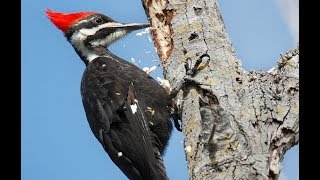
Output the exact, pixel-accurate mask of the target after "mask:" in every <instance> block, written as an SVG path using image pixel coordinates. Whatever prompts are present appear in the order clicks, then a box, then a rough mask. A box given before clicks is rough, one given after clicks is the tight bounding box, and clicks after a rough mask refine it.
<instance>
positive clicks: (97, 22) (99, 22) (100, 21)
mask: <svg viewBox="0 0 320 180" xmlns="http://www.w3.org/2000/svg"><path fill="white" fill-rule="evenodd" d="M102 21H103V20H102V19H101V18H95V19H94V20H93V22H94V23H95V24H101V23H102Z"/></svg>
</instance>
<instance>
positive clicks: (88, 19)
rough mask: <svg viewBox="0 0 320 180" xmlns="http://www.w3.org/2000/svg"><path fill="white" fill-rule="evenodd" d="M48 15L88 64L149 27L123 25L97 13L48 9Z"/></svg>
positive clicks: (133, 24)
mask: <svg viewBox="0 0 320 180" xmlns="http://www.w3.org/2000/svg"><path fill="white" fill-rule="evenodd" d="M46 13H47V16H48V17H49V19H50V20H51V21H52V23H53V24H54V25H55V26H57V28H59V29H60V30H61V31H62V32H63V33H64V34H65V36H66V38H67V39H68V41H69V42H70V43H71V44H72V46H73V47H74V48H75V50H76V51H77V52H78V54H79V55H80V57H81V58H82V59H83V60H85V63H86V64H87V63H88V62H90V61H91V60H93V59H94V58H96V57H98V56H100V55H101V54H99V53H102V52H103V49H105V48H106V47H107V46H109V45H110V44H112V43H113V42H115V41H116V40H118V39H120V38H121V37H123V36H125V35H126V34H128V33H130V32H132V31H134V30H138V29H142V28H146V27H148V26H149V24H137V23H132V24H121V23H118V22H115V21H114V20H113V19H111V18H109V17H107V16H105V15H103V14H100V13H96V12H78V13H70V14H64V13H59V12H53V11H51V10H49V9H46ZM99 48H100V50H99ZM86 61H87V62H86Z"/></svg>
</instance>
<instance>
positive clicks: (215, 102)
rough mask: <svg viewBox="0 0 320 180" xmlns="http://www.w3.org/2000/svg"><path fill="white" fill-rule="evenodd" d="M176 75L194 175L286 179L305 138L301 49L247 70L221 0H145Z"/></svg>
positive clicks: (171, 75)
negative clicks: (288, 160)
mask: <svg viewBox="0 0 320 180" xmlns="http://www.w3.org/2000/svg"><path fill="white" fill-rule="evenodd" d="M142 3H143V5H144V8H145V11H146V14H147V16H148V18H149V21H150V23H151V26H152V28H151V33H152V36H153V39H154V42H155V46H156V49H157V52H158V54H159V57H160V60H161V62H162V65H163V70H164V76H165V78H166V79H167V80H168V81H169V82H170V84H171V87H172V89H173V92H178V93H177V94H174V95H175V100H176V103H177V106H178V113H179V114H180V117H181V120H182V131H183V134H184V136H185V139H184V145H185V153H186V160H187V164H188V169H189V177H190V179H278V177H279V174H280V170H281V165H280V164H281V161H282V159H283V156H284V153H285V152H286V151H287V150H288V149H289V148H291V147H292V146H294V145H296V144H297V143H298V142H299V104H298V99H299V73H298V72H299V50H298V49H296V50H293V51H290V52H288V53H287V54H286V55H285V56H281V58H280V60H279V62H278V64H277V65H276V66H275V67H274V68H272V69H270V70H269V71H267V72H246V71H245V70H243V69H242V67H241V63H240V61H239V60H237V58H236V55H235V51H234V49H233V47H232V45H231V42H230V40H229V38H228V35H227V33H226V29H225V26H224V22H223V20H222V16H221V13H220V10H219V7H218V3H217V0H142Z"/></svg>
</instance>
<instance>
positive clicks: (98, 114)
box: [47, 10, 172, 180]
mask: <svg viewBox="0 0 320 180" xmlns="http://www.w3.org/2000/svg"><path fill="white" fill-rule="evenodd" d="M47 14H48V17H49V18H50V19H51V21H52V22H53V23H54V24H55V25H56V26H57V27H58V28H59V29H61V30H63V31H64V34H65V36H66V38H67V39H68V41H69V42H70V43H71V44H72V46H73V47H74V49H75V50H76V52H77V53H78V55H79V56H80V57H81V59H82V60H83V62H84V63H85V64H86V69H85V71H84V73H83V77H82V81H81V96H82V102H83V106H84V109H85V112H86V116H87V119H88V122H89V125H90V128H91V130H92V132H93V134H94V135H95V137H96V138H97V139H98V141H99V142H100V143H101V145H102V146H103V148H104V149H105V151H106V152H107V153H108V155H109V156H110V158H111V159H112V161H113V162H114V163H115V164H116V165H117V166H118V167H119V168H120V169H121V170H122V172H123V173H124V174H125V175H126V176H127V177H128V178H129V179H133V180H140V179H145V180H165V179H168V177H167V174H166V171H165V167H164V163H163V160H162V155H163V154H164V151H165V148H166V146H167V144H168V140H169V138H170V135H171V131H172V124H171V121H170V111H171V105H172V100H171V98H170V96H169V95H168V94H167V93H166V91H165V90H164V89H163V88H162V87H161V86H160V85H159V83H158V82H156V81H155V80H154V79H153V78H152V77H150V76H149V75H148V74H147V73H145V72H144V71H142V70H141V69H139V68H138V67H136V66H135V65H133V64H131V63H129V62H127V61H125V60H123V59H121V58H119V57H118V56H116V55H114V54H112V53H111V52H110V51H109V50H108V49H107V46H108V45H110V44H111V43H112V42H114V41H116V40H117V39H119V38H121V37H123V36H124V35H125V34H127V33H129V32H132V31H134V30H137V29H141V28H145V27H148V25H146V24H121V23H117V22H114V21H113V20H112V19H111V18H109V17H107V16H104V15H102V14H99V13H93V12H89V13H88V12H85V13H72V14H62V13H55V12H52V11H50V10H47ZM71 22H72V23H71Z"/></svg>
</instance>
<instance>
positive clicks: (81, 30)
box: [80, 22, 124, 36]
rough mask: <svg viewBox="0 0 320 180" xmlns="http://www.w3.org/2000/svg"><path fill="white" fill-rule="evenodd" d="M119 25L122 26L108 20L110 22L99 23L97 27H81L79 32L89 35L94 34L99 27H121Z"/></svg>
mask: <svg viewBox="0 0 320 180" xmlns="http://www.w3.org/2000/svg"><path fill="white" fill-rule="evenodd" d="M121 26H124V25H123V24H121V23H115V22H110V23H104V24H101V25H99V26H97V27H93V28H90V29H86V28H83V29H80V32H81V33H82V34H83V35H86V36H91V35H94V34H95V33H96V32H98V31H99V30H100V29H103V28H107V27H121Z"/></svg>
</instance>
